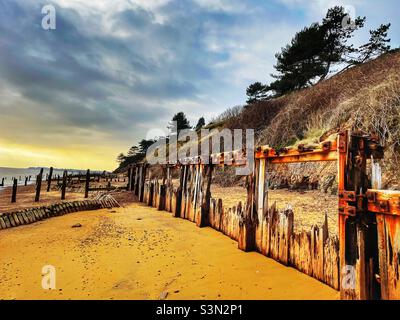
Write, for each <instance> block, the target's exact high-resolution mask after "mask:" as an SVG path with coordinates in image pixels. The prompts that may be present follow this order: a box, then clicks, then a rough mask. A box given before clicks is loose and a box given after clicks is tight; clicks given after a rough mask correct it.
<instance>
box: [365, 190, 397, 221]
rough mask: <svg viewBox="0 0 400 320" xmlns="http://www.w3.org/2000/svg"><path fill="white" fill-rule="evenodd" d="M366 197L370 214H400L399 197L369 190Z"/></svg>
mask: <svg viewBox="0 0 400 320" xmlns="http://www.w3.org/2000/svg"><path fill="white" fill-rule="evenodd" d="M366 196H367V199H368V212H371V213H383V214H389V215H396V216H397V215H399V214H400V197H399V196H398V195H392V194H390V193H388V192H386V193H385V191H382V190H380V191H375V190H368V191H367V194H366Z"/></svg>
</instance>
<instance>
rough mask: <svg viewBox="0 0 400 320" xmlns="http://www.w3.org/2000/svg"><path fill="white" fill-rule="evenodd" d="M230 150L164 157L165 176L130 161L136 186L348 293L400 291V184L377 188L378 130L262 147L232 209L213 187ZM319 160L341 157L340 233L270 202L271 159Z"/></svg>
mask: <svg viewBox="0 0 400 320" xmlns="http://www.w3.org/2000/svg"><path fill="white" fill-rule="evenodd" d="M213 158H215V156H214V157H213ZM217 158H218V157H217ZM223 158H224V157H223V156H222V154H221V157H220V160H219V162H217V163H208V164H203V163H201V162H200V163H199V162H198V161H196V160H198V159H193V162H192V163H188V164H185V165H174V164H168V165H163V166H162V167H163V173H164V175H163V179H162V182H161V183H160V182H159V181H158V180H157V179H152V178H151V171H152V166H149V165H148V164H147V163H141V164H137V165H135V166H132V167H130V168H129V171H128V176H129V179H128V181H129V183H128V190H131V191H133V192H134V194H135V195H136V196H137V198H138V201H140V202H145V203H147V204H148V205H151V206H154V207H157V208H158V209H159V210H166V211H169V212H172V213H173V215H174V216H175V217H181V218H185V219H189V220H191V221H193V222H195V223H196V224H197V225H198V226H199V227H205V226H211V227H213V228H215V229H217V230H219V231H221V232H223V233H224V234H226V235H228V236H230V237H231V238H233V239H235V240H237V241H238V247H239V248H240V249H242V250H244V251H258V252H260V253H262V254H265V255H267V256H269V257H271V258H273V259H275V260H278V261H280V262H281V263H284V264H286V265H289V266H292V267H294V268H297V269H298V270H300V271H302V272H304V273H306V274H308V275H310V276H313V277H314V278H317V279H318V280H320V281H323V282H325V283H327V284H329V285H330V286H332V287H334V288H335V289H338V290H340V293H341V298H342V299H400V272H399V270H400V192H395V191H387V190H374V189H371V187H372V185H379V183H378V184H376V183H375V182H374V181H371V179H369V178H368V173H367V160H368V159H370V160H371V159H372V160H371V161H374V160H376V159H382V158H383V148H382V146H380V145H379V143H378V140H377V138H376V137H375V136H373V135H367V134H365V133H362V132H352V133H350V132H347V131H343V132H340V133H338V134H337V135H335V137H334V138H332V137H331V138H330V139H328V140H327V141H324V142H322V143H321V144H320V145H319V146H316V147H312V148H311V147H306V146H299V147H298V148H292V149H285V150H279V151H275V150H274V149H272V148H270V147H268V146H266V147H260V148H257V150H256V152H255V164H254V170H253V172H252V173H251V174H250V175H249V176H247V181H248V182H247V201H246V204H244V205H242V204H238V205H237V206H236V207H235V208H231V209H229V210H227V209H225V208H223V207H222V202H221V201H219V200H218V199H212V196H211V192H210V186H211V180H212V172H213V167H214V166H215V165H224V163H223ZM221 159H222V160H221ZM315 161H336V162H337V165H338V190H339V195H338V216H339V219H338V220H339V233H338V238H336V239H335V238H329V237H328V236H327V235H328V232H327V227H326V226H322V227H321V228H318V227H314V228H313V229H312V230H311V231H310V232H305V231H303V232H301V233H299V234H295V233H294V232H293V212H289V211H286V212H280V213H279V214H277V213H276V209H274V207H273V206H270V205H269V204H268V183H267V181H268V170H267V167H269V166H270V165H271V164H279V163H299V162H315ZM238 162H239V161H237V162H236V161H234V162H233V163H232V164H231V165H235V163H238ZM242 163H243V162H242ZM174 167H175V168H179V171H180V179H179V186H178V187H176V188H175V187H173V184H172V182H171V169H172V168H174Z"/></svg>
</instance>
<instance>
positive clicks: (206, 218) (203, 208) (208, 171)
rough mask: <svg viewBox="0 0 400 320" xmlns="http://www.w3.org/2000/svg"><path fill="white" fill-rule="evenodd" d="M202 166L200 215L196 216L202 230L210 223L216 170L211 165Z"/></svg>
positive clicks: (197, 223)
mask: <svg viewBox="0 0 400 320" xmlns="http://www.w3.org/2000/svg"><path fill="white" fill-rule="evenodd" d="M202 166H203V170H202V179H201V186H200V190H201V192H200V194H201V197H200V201H201V202H200V214H199V215H198V216H196V225H197V226H198V227H200V228H203V227H206V226H208V225H209V223H210V201H211V181H212V173H213V169H214V166H213V164H211V163H210V164H205V165H202Z"/></svg>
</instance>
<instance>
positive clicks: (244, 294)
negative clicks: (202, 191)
mask: <svg viewBox="0 0 400 320" xmlns="http://www.w3.org/2000/svg"><path fill="white" fill-rule="evenodd" d="M76 223H80V224H81V225H82V226H81V227H79V228H72V227H71V226H72V225H74V224H76ZM44 265H53V266H54V267H55V269H56V289H55V290H44V289H43V288H42V287H41V282H42V275H41V272H42V267H43V266H44ZM160 297H161V298H166V299H338V298H339V295H338V292H337V291H335V290H333V289H331V288H330V287H328V286H326V285H324V284H322V283H320V282H319V281H317V280H315V279H313V278H310V277H308V276H306V275H304V274H302V273H300V272H298V271H296V270H295V269H292V268H287V267H285V266H283V265H281V264H279V263H277V262H275V261H273V260H271V259H268V258H266V257H264V256H262V255H260V254H257V253H254V252H251V253H245V252H242V251H240V250H239V249H237V243H236V242H234V241H233V240H231V239H229V238H228V237H226V236H224V235H222V234H220V233H218V232H217V231H215V230H213V229H211V228H203V229H199V228H197V227H196V226H195V224H193V223H191V222H189V221H186V220H182V219H177V218H173V217H171V215H170V214H168V213H166V212H159V211H156V210H155V209H154V208H148V207H145V206H143V205H140V204H131V205H129V206H127V207H125V208H119V209H112V210H108V209H104V210H99V211H88V212H78V213H71V214H67V215H65V216H61V217H55V218H51V219H48V220H45V221H41V222H37V223H35V224H32V225H27V226H21V227H17V228H12V229H7V230H2V231H0V299H159V298H160Z"/></svg>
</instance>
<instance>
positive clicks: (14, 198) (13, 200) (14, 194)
mask: <svg viewBox="0 0 400 320" xmlns="http://www.w3.org/2000/svg"><path fill="white" fill-rule="evenodd" d="M17 186H18V180H17V179H14V181H13V188H12V196H11V202H12V203H14V202H17Z"/></svg>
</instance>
